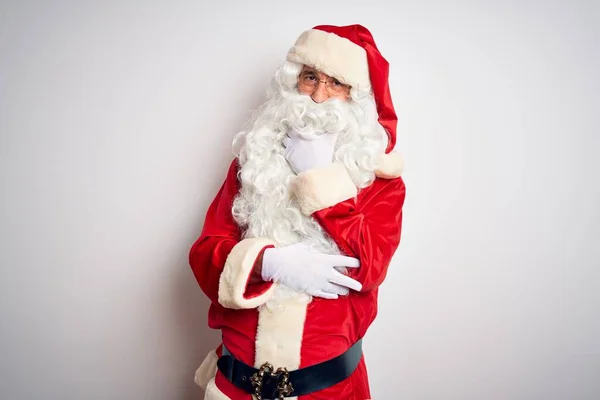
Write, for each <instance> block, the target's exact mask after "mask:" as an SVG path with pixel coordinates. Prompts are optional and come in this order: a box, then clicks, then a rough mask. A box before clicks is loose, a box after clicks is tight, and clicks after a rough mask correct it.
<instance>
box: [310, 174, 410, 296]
mask: <svg viewBox="0 0 600 400" xmlns="http://www.w3.org/2000/svg"><path fill="white" fill-rule="evenodd" d="M405 195H406V188H405V185H404V181H403V180H402V178H396V179H391V180H386V179H376V180H375V182H374V183H373V184H372V185H371V186H369V187H368V188H365V189H363V190H362V191H361V192H359V193H358V195H357V196H356V197H353V198H350V199H348V200H344V201H342V202H339V203H337V204H335V205H333V206H331V207H327V208H324V209H322V210H319V211H316V212H314V213H313V214H312V215H313V217H315V218H316V219H317V221H318V222H319V223H320V224H321V226H322V227H323V228H324V229H325V230H326V231H327V232H328V233H329V234H330V235H331V237H332V238H333V239H334V241H335V242H336V243H337V245H338V246H339V247H340V249H341V250H342V252H344V253H345V254H346V255H349V256H352V257H356V258H358V259H359V260H360V267H359V268H356V269H350V268H349V271H350V272H349V275H350V276H351V277H352V278H354V279H356V280H358V281H359V282H360V283H361V284H362V285H363V289H362V290H363V291H369V290H373V289H375V288H377V287H378V286H379V285H380V284H381V283H382V282H383V280H384V279H385V276H386V274H387V268H388V266H389V264H390V261H391V259H392V256H393V255H394V253H395V251H396V249H397V248H398V245H399V243H400V233H401V230H402V207H403V205H404V199H405Z"/></svg>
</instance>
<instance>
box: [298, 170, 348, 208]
mask: <svg viewBox="0 0 600 400" xmlns="http://www.w3.org/2000/svg"><path fill="white" fill-rule="evenodd" d="M290 193H291V195H292V196H294V197H295V198H296V199H297V200H298V204H299V205H300V209H301V210H302V212H303V213H304V214H305V215H311V214H312V213H314V212H315V211H319V210H322V209H324V208H327V207H331V206H333V205H335V204H337V203H339V202H341V201H344V200H348V199H350V198H352V197H354V196H356V194H357V189H356V186H355V185H354V182H352V178H350V175H349V174H348V171H347V170H346V167H344V165H343V164H340V163H337V162H336V163H332V164H331V165H329V166H327V167H322V168H313V169H310V170H308V171H304V172H302V173H300V174H299V175H298V176H297V177H296V178H295V179H294V180H292V182H291V183H290Z"/></svg>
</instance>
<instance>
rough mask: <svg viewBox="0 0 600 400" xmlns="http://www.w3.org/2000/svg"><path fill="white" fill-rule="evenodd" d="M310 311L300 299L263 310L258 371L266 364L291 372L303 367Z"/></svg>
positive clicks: (262, 308)
mask: <svg viewBox="0 0 600 400" xmlns="http://www.w3.org/2000/svg"><path fill="white" fill-rule="evenodd" d="M306 310H307V304H306V303H305V302H303V301H299V300H298V298H290V299H286V300H281V301H279V302H278V303H277V304H271V303H269V304H267V305H264V306H262V307H260V308H259V315H258V329H257V331H256V357H255V360H254V367H255V368H260V366H261V365H262V364H264V363H265V362H269V363H271V364H273V366H274V367H275V368H279V367H285V368H287V369H288V370H290V371H293V370H296V369H298V368H300V354H301V353H300V351H301V347H302V335H303V333H304V321H305V319H306ZM286 399H288V398H287V397H286ZM289 399H290V400H293V399H297V397H290V398H289Z"/></svg>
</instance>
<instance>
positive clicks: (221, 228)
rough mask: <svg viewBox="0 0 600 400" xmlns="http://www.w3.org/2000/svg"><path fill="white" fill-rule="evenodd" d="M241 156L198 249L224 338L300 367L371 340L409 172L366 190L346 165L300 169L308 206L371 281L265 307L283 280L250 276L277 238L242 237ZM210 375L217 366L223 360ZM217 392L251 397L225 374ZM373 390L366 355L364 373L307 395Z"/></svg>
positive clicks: (210, 391) (194, 252)
mask: <svg viewBox="0 0 600 400" xmlns="http://www.w3.org/2000/svg"><path fill="white" fill-rule="evenodd" d="M238 168H239V166H238V163H237V160H234V161H233V162H232V164H231V166H230V168H229V171H228V173H227V177H226V179H225V182H224V183H223V185H222V186H221V188H220V190H219V192H218V193H217V196H216V197H215V199H214V200H213V202H212V204H211V205H210V207H209V209H208V212H207V214H206V219H205V222H204V228H203V230H202V233H201V235H200V237H199V238H198V240H197V241H196V242H195V243H194V245H193V246H192V248H191V251H190V258H189V260H190V265H191V267H192V270H193V272H194V275H195V277H196V279H197V280H198V283H199V284H200V287H201V288H202V290H203V291H204V293H205V294H206V295H207V296H208V297H209V298H210V300H211V302H212V303H211V306H210V309H209V316H208V324H209V326H210V327H211V328H214V329H220V330H221V331H222V337H223V343H224V344H225V346H227V348H228V349H229V350H230V351H231V352H232V354H234V355H235V357H237V358H238V359H240V360H241V361H243V362H245V363H247V364H249V365H254V366H255V367H257V368H259V367H260V365H262V364H263V363H264V362H266V361H268V362H270V363H271V364H273V365H274V366H275V368H277V367H279V366H285V367H288V369H297V368H302V367H306V366H309V365H313V364H317V363H320V362H323V361H326V360H328V359H331V358H333V357H335V356H337V355H339V354H341V353H343V352H344V351H346V350H347V349H348V348H349V347H350V346H352V345H353V344H354V343H355V342H356V341H357V340H359V339H361V338H362V337H363V336H364V335H365V333H366V332H367V329H368V328H369V326H370V325H371V323H372V322H373V320H374V319H375V316H376V315H377V293H378V287H379V285H380V284H381V283H382V282H383V280H384V279H385V276H386V273H387V268H388V265H389V263H390V260H391V258H392V256H393V254H394V252H395V251H396V249H397V247H398V245H399V242H400V232H401V225H402V207H403V204H404V198H405V186H404V182H403V180H402V178H401V177H397V178H393V179H382V178H377V179H376V180H375V181H374V183H373V184H372V185H370V186H369V187H367V188H364V189H362V190H360V191H358V190H357V189H356V187H355V186H354V184H353V183H352V181H351V180H350V177H349V175H348V173H347V172H346V170H345V168H344V167H343V166H342V165H341V164H332V165H331V166H330V167H326V168H321V169H315V170H310V171H307V172H304V173H303V174H300V175H299V176H298V177H297V179H296V181H295V182H294V184H293V185H292V186H291V189H290V190H291V193H292V195H293V196H295V197H296V199H297V200H298V203H299V204H300V206H301V209H302V211H303V212H304V213H305V214H307V215H312V216H313V217H314V218H315V219H316V220H317V221H318V222H319V223H320V224H321V226H322V227H323V228H324V230H325V231H326V232H327V233H328V234H329V235H330V236H331V237H332V238H333V240H334V241H335V242H336V244H337V245H338V247H339V248H340V249H341V251H342V252H343V253H344V254H346V255H348V256H352V257H356V258H358V259H359V260H360V267H359V268H357V269H350V271H349V276H351V277H352V278H354V279H356V280H358V281H359V282H360V283H361V284H362V290H361V292H354V291H350V294H349V295H348V296H340V297H339V298H338V299H337V300H325V299H321V298H316V297H315V298H314V299H313V300H312V302H311V303H310V304H308V306H306V305H303V304H299V303H294V304H292V303H290V304H287V305H286V307H285V309H284V310H275V311H273V310H268V309H264V308H263V307H260V306H261V305H262V304H264V303H265V302H266V301H267V300H268V299H269V298H270V296H272V294H273V291H274V289H275V287H274V285H276V284H273V283H270V282H268V283H267V282H263V283H258V284H248V280H249V277H250V273H251V271H252V269H253V266H254V262H255V260H256V259H257V258H258V257H259V255H260V254H261V252H262V251H263V250H264V249H265V248H266V247H269V246H276V245H277V244H276V243H275V242H273V241H272V240H270V239H269V238H253V239H245V240H241V232H240V229H239V227H238V225H237V224H236V223H235V221H234V219H233V217H232V214H231V207H232V203H233V199H234V197H235V196H236V195H237V194H238V191H239V189H240V186H239V181H238V179H237V172H238ZM217 356H220V347H219V349H217V354H216V356H215V355H214V354H213V355H212V356H211V357H209V358H210V359H211V361H212V363H209V365H203V367H201V369H204V371H203V372H202V373H204V374H209V376H208V377H204V378H202V377H200V378H199V379H200V380H203V379H204V381H205V383H206V380H208V378H210V375H214V372H215V370H214V362H215V360H216V357H217ZM206 396H207V397H206V398H207V399H227V398H230V399H240V400H242V399H251V396H250V395H248V394H245V393H244V392H242V391H241V390H240V389H238V388H236V387H234V386H233V385H232V384H231V383H229V381H227V380H226V379H225V378H224V377H223V376H222V375H221V374H220V373H217V375H216V377H215V379H211V380H210V381H209V382H208V388H207V395H206ZM368 398H370V393H369V386H368V380H367V372H366V367H365V365H364V360H363V361H361V363H360V365H359V367H358V368H357V370H356V371H355V372H354V374H353V375H352V376H351V377H350V378H348V379H346V380H344V381H343V382H340V383H339V384H337V385H334V386H332V387H330V388H328V389H325V390H323V391H320V392H317V393H314V394H312V395H310V396H303V397H302V399H301V400H304V399H360V400H364V399H368Z"/></svg>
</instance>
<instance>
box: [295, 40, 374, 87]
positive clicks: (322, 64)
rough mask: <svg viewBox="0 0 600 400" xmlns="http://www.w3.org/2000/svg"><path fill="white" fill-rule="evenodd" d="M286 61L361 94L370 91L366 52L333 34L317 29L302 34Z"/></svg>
mask: <svg viewBox="0 0 600 400" xmlns="http://www.w3.org/2000/svg"><path fill="white" fill-rule="evenodd" d="M287 60H288V61H292V62H297V63H300V64H306V65H309V66H311V67H313V68H316V69H317V70H319V71H321V72H323V73H325V74H327V75H329V76H333V77H335V78H337V79H338V80H339V81H340V82H342V83H346V84H348V85H350V86H352V87H353V88H356V89H359V90H361V91H368V90H370V89H371V80H370V78H369V64H368V61H367V52H366V51H365V49H363V48H362V47H360V46H359V45H357V44H355V43H354V42H352V41H350V40H348V39H346V38H343V37H341V36H338V35H336V34H334V33H329V32H325V31H321V30H318V29H310V30H308V31H305V32H303V33H302V34H301V35H300V37H299V38H298V39H297V40H296V43H295V44H294V46H293V47H292V48H291V49H290V50H289V52H288V55H287Z"/></svg>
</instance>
